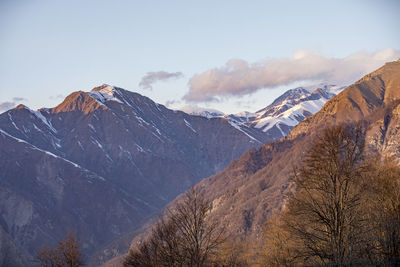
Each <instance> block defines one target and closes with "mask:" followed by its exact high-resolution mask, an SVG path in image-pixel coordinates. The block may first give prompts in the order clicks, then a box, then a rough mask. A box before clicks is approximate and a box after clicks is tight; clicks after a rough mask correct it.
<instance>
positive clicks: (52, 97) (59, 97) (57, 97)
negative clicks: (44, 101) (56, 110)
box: [49, 94, 64, 100]
mask: <svg viewBox="0 0 400 267" xmlns="http://www.w3.org/2000/svg"><path fill="white" fill-rule="evenodd" d="M63 98H64V95H62V94H58V95H52V96H49V99H51V100H58V99H63Z"/></svg>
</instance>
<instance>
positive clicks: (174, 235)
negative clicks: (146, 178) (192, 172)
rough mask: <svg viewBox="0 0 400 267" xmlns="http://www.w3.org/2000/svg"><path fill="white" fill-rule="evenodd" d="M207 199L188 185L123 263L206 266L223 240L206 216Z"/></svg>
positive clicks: (216, 226) (215, 223) (135, 264)
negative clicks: (147, 236)
mask: <svg viewBox="0 0 400 267" xmlns="http://www.w3.org/2000/svg"><path fill="white" fill-rule="evenodd" d="M210 204H211V203H210V202H209V201H207V200H206V199H205V198H204V195H203V194H202V193H201V192H200V191H199V190H198V189H190V190H189V191H188V192H187V193H186V194H185V195H184V197H183V199H182V200H181V201H179V202H178V203H177V204H176V206H175V208H174V209H173V210H167V215H166V216H165V218H162V219H160V220H159V222H158V223H157V224H156V226H155V228H153V230H152V233H151V236H150V237H149V238H148V239H147V240H146V241H144V242H143V243H142V244H141V245H139V247H138V248H137V249H135V250H131V251H130V252H129V254H128V256H127V257H126V258H125V262H124V266H207V265H209V264H211V261H212V259H213V258H214V257H213V256H215V254H216V252H217V251H218V249H219V248H220V245H221V244H222V243H223V242H224V229H223V228H221V227H218V224H217V222H215V221H211V220H208V214H209V211H210Z"/></svg>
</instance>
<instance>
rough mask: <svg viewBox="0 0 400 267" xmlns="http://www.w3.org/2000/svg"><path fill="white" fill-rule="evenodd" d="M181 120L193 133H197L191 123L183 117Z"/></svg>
mask: <svg viewBox="0 0 400 267" xmlns="http://www.w3.org/2000/svg"><path fill="white" fill-rule="evenodd" d="M183 121H184V122H185V124H186V126H187V127H189V128H190V130H192V131H193V132H194V133H197V132H196V130H195V129H193V127H192V125H191V124H190V123H189V122H188V121H187V120H185V119H183Z"/></svg>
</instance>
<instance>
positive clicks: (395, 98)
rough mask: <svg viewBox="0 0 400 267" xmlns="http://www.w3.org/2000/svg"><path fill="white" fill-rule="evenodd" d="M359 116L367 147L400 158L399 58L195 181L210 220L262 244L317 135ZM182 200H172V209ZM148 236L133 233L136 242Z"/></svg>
mask: <svg viewBox="0 0 400 267" xmlns="http://www.w3.org/2000/svg"><path fill="white" fill-rule="evenodd" d="M296 93H300V94H301V93H306V92H304V91H303V90H297V92H296ZM360 122H361V123H362V125H363V126H364V127H365V129H366V133H365V138H366V149H367V151H372V152H377V153H381V154H382V155H384V156H392V157H394V159H395V160H397V161H398V162H399V163H400V61H395V62H390V63H386V64H385V65H384V66H382V67H381V68H380V69H378V70H376V71H374V72H372V73H371V74H369V75H366V76H365V77H364V78H362V79H361V80H359V81H357V82H356V83H354V84H352V85H350V86H349V87H347V88H346V89H345V90H344V91H342V92H341V93H339V94H338V95H337V96H335V97H333V98H332V99H330V100H329V101H328V102H327V103H326V104H325V105H324V106H323V108H322V109H321V110H320V111H319V112H317V113H316V114H315V115H313V116H309V117H307V118H305V119H304V121H302V122H300V123H299V124H298V125H297V126H295V127H294V128H293V129H292V131H291V132H290V134H289V135H288V136H286V137H284V138H282V139H279V140H276V141H274V142H271V143H268V144H266V145H264V146H262V147H260V148H258V149H256V148H253V149H250V150H249V151H248V152H246V153H244V154H243V155H242V156H241V157H240V158H239V159H236V160H234V161H233V162H232V163H231V164H230V165H229V166H228V167H227V168H225V169H224V170H223V171H221V172H219V173H217V174H216V175H213V176H211V177H209V178H206V179H204V180H202V181H201V182H200V183H198V184H197V185H196V187H198V188H200V189H201V190H202V191H203V192H204V193H205V195H206V197H207V198H209V199H210V200H211V201H212V209H211V212H210V216H211V220H212V219H218V221H220V222H224V223H226V225H225V226H226V229H227V231H228V232H229V233H230V236H231V237H234V238H236V239H239V240H248V241H250V242H249V244H252V245H254V246H255V247H257V245H258V244H260V243H258V242H262V237H263V234H262V233H263V232H262V231H263V230H262V228H263V225H264V224H265V222H266V221H267V220H268V218H270V217H271V216H272V215H274V214H277V213H279V212H280V211H281V209H282V207H283V206H284V203H285V195H286V193H288V192H289V191H290V190H291V182H290V180H291V176H292V173H293V169H294V167H296V166H299V164H300V163H301V160H302V157H303V155H304V153H305V152H306V151H307V150H308V149H309V147H310V144H312V142H313V140H314V138H316V137H317V136H318V134H319V133H321V131H323V129H324V128H325V127H327V126H329V125H336V124H341V123H360ZM179 200H180V197H178V198H176V199H175V200H174V202H172V203H170V204H169V205H170V206H171V209H173V206H174V205H175V203H176V202H177V201H179ZM143 236H145V235H142V236H138V237H137V238H136V239H134V240H133V242H132V246H135V245H136V242H137V241H138V240H140V239H141V238H143Z"/></svg>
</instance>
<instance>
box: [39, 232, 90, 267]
mask: <svg viewBox="0 0 400 267" xmlns="http://www.w3.org/2000/svg"><path fill="white" fill-rule="evenodd" d="M36 258H37V261H38V262H39V266H42V267H64V266H67V267H79V266H83V265H84V262H83V255H82V253H81V252H80V249H79V241H78V239H77V238H76V233H68V234H67V236H66V237H65V238H64V240H62V241H60V242H59V243H58V245H57V247H56V248H49V247H47V246H45V247H43V248H41V249H39V250H38V251H37V253H36Z"/></svg>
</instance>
